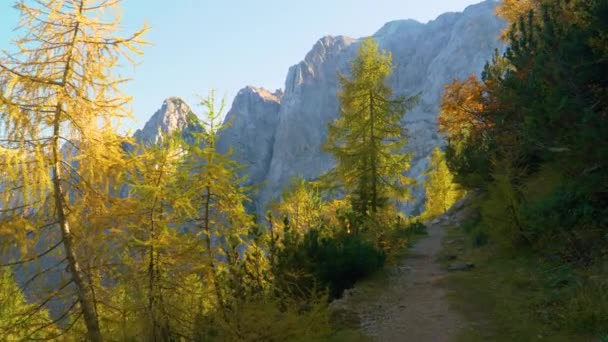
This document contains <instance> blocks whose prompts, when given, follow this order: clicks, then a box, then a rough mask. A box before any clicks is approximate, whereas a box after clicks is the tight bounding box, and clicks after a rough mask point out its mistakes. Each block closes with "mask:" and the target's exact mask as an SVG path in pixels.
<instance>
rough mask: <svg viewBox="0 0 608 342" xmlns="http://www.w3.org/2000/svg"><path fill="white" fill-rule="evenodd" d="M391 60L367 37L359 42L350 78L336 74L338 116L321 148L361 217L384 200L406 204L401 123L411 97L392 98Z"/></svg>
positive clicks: (408, 157)
mask: <svg viewBox="0 0 608 342" xmlns="http://www.w3.org/2000/svg"><path fill="white" fill-rule="evenodd" d="M391 60H392V57H391V54H390V53H387V52H386V51H379V46H378V43H376V42H375V41H374V40H373V39H371V38H370V39H367V40H365V41H363V43H362V44H361V47H360V48H359V50H358V52H357V56H356V57H355V59H354V60H353V61H352V63H351V74H350V76H346V75H339V77H340V80H339V81H340V86H341V89H340V91H339V93H338V98H339V100H340V117H339V118H338V119H336V120H335V121H334V122H333V123H331V124H330V125H329V134H328V137H327V142H326V145H325V150H326V151H328V152H330V153H331V154H332V155H333V156H334V157H335V158H336V161H337V165H336V169H335V173H336V175H337V176H338V179H339V181H340V182H341V183H342V184H343V186H344V188H345V190H346V193H347V194H348V195H350V196H351V198H352V201H353V207H354V209H355V211H356V212H357V213H359V214H360V215H361V216H366V215H369V214H374V213H376V212H377V211H378V209H379V208H381V207H383V206H385V205H386V204H387V201H388V200H389V199H392V200H407V199H408V198H409V188H408V185H410V184H412V180H411V179H409V178H407V177H405V176H404V175H403V173H404V172H405V171H407V170H408V168H409V162H410V160H411V155H410V154H409V153H405V152H404V151H403V149H404V147H405V145H406V142H407V138H406V134H405V133H406V132H405V128H404V127H403V124H402V122H401V120H402V119H403V116H404V115H405V112H406V110H408V109H410V108H411V107H412V106H413V105H414V104H415V103H416V102H417V97H412V98H408V99H406V98H403V97H398V98H393V93H392V89H391V88H390V87H389V86H388V77H389V76H390V74H391V72H392V69H393V66H392V61H391Z"/></svg>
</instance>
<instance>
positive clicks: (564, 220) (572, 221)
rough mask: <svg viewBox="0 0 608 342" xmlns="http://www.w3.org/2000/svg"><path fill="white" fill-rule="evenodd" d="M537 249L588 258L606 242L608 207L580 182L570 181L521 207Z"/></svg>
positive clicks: (581, 258)
mask: <svg viewBox="0 0 608 342" xmlns="http://www.w3.org/2000/svg"><path fill="white" fill-rule="evenodd" d="M521 212H522V217H523V218H524V221H525V222H526V230H527V231H529V233H530V236H532V237H533V239H534V241H535V243H536V244H537V248H539V249H541V250H543V251H545V252H558V253H560V254H562V256H563V257H565V258H566V259H568V260H577V261H589V260H591V259H592V258H593V256H594V254H596V253H597V252H599V251H600V250H601V247H602V246H603V245H605V244H606V233H608V230H606V228H603V227H608V209H606V207H605V206H604V204H602V203H601V202H600V203H598V202H597V201H596V200H594V197H593V195H592V194H590V193H589V192H588V190H587V189H585V187H584V186H582V185H581V184H580V182H575V181H572V182H568V183H565V184H563V185H561V186H559V187H558V188H557V189H556V190H555V191H554V192H553V193H551V194H550V195H548V196H545V197H544V198H542V199H539V200H537V201H534V202H531V203H527V205H525V206H523V207H522V210H521Z"/></svg>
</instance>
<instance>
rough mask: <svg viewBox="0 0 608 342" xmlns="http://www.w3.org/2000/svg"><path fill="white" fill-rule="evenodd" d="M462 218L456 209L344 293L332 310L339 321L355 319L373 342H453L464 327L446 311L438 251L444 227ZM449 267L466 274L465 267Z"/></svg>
mask: <svg viewBox="0 0 608 342" xmlns="http://www.w3.org/2000/svg"><path fill="white" fill-rule="evenodd" d="M464 215H465V211H464V210H463V209H462V206H460V208H458V209H456V210H452V211H451V212H450V213H448V214H446V215H443V216H442V217H440V218H438V219H435V220H433V221H432V223H429V224H427V233H428V235H426V236H423V237H421V238H420V239H419V240H418V241H417V242H416V243H415V244H414V245H413V246H412V247H411V248H410V249H408V250H407V252H406V253H405V254H404V255H403V256H402V257H400V258H399V259H398V261H396V262H394V263H391V264H389V265H387V266H386V267H385V269H384V270H383V271H381V272H379V274H376V275H375V276H373V277H371V278H370V279H366V280H364V281H361V282H360V283H358V284H357V285H356V286H355V288H353V289H351V290H347V292H346V293H345V296H344V297H343V298H342V299H340V300H338V301H335V302H334V303H332V308H333V309H334V310H336V311H338V312H342V315H343V316H344V315H345V314H344V312H351V313H354V314H355V315H356V319H355V320H358V321H357V322H356V323H357V324H358V325H359V327H360V329H361V331H362V332H363V333H364V334H365V336H367V337H368V338H370V339H371V340H374V341H383V342H384V341H386V342H391V341H417V342H425V341H433V342H441V341H451V340H453V339H454V337H455V336H458V335H459V333H460V331H461V330H462V329H464V328H465V327H466V326H467V325H468V323H467V321H466V319H465V318H464V317H463V316H462V315H461V314H459V312H457V311H456V310H454V309H453V308H451V307H450V303H449V300H448V292H449V290H448V288H447V287H446V286H445V284H444V281H445V279H446V276H447V275H448V273H449V272H448V271H447V267H446V265H445V263H444V262H442V253H441V251H442V249H443V247H442V242H443V240H444V236H445V234H446V226H448V225H454V224H456V223H457V222H459V221H461V220H462V219H463V217H464ZM452 266H453V267H456V268H459V267H462V268H467V265H466V264H461V265H460V264H458V263H455V264H454V265H452ZM340 310H342V311H340ZM361 340H364V339H363V338H361Z"/></svg>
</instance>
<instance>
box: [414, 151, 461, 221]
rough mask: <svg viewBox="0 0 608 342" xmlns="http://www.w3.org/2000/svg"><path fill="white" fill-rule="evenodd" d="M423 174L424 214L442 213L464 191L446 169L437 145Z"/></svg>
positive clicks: (434, 214) (428, 215)
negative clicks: (424, 178)
mask: <svg viewBox="0 0 608 342" xmlns="http://www.w3.org/2000/svg"><path fill="white" fill-rule="evenodd" d="M425 175H426V177H427V178H426V180H425V181H424V188H425V193H426V203H425V211H424V215H425V216H427V217H435V216H438V215H441V214H443V213H444V212H446V211H447V210H448V209H450V207H451V206H452V205H454V203H456V202H457V201H458V200H459V199H460V198H462V196H463V195H464V191H462V190H461V189H460V188H459V186H458V185H457V184H456V183H455V182H454V175H452V173H451V172H450V170H449V169H448V165H447V163H446V161H445V154H444V153H443V152H442V151H441V149H440V148H439V147H436V148H435V149H434V150H433V154H432V155H431V157H430V163H429V167H428V169H427V170H426V172H425Z"/></svg>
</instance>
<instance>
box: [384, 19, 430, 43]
mask: <svg viewBox="0 0 608 342" xmlns="http://www.w3.org/2000/svg"><path fill="white" fill-rule="evenodd" d="M423 26H424V24H422V23H420V22H418V21H416V20H414V19H405V20H394V21H389V22H388V23H386V24H384V26H382V28H380V29H379V30H378V31H377V32H376V33H375V34H374V37H376V38H380V37H383V36H393V35H398V34H399V33H401V32H405V31H411V30H416V29H419V28H421V27H423Z"/></svg>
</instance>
